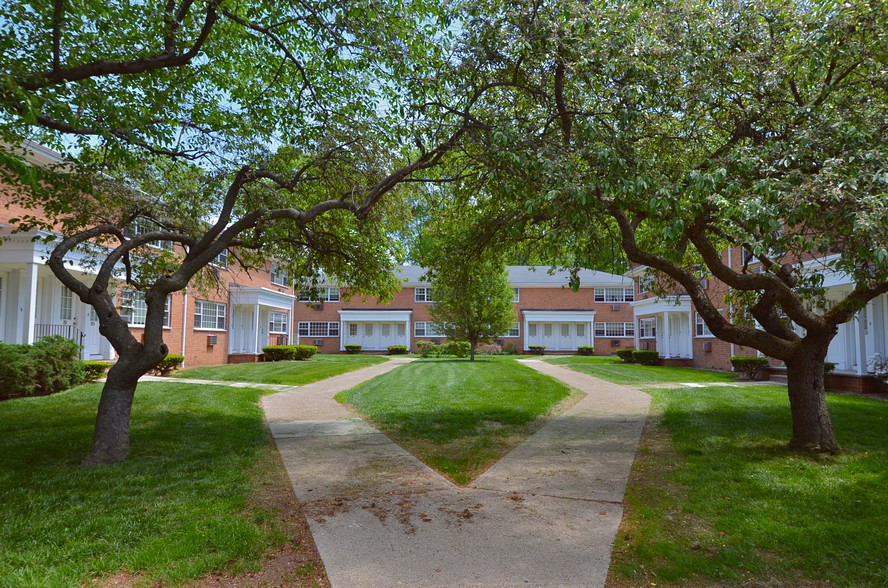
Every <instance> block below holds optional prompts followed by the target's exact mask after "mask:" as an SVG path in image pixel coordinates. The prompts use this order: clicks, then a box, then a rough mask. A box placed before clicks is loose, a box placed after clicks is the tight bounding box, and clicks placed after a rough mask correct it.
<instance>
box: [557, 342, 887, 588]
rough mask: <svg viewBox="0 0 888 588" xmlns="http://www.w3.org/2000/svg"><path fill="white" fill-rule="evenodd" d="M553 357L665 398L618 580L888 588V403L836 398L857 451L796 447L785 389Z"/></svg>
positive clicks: (618, 560) (650, 436)
mask: <svg viewBox="0 0 888 588" xmlns="http://www.w3.org/2000/svg"><path fill="white" fill-rule="evenodd" d="M552 361H553V363H561V364H568V365H570V367H572V368H574V369H578V370H579V371H583V372H587V373H591V374H593V375H596V376H598V377H601V378H603V379H607V380H610V381H613V382H617V383H632V384H636V385H639V384H640V385H641V387H642V388H643V389H644V390H645V391H647V392H648V393H649V394H651V395H652V396H653V400H654V402H653V406H652V416H651V418H650V419H649V421H648V424H647V426H646V428H645V432H644V435H643V437H642V443H641V445H640V447H639V451H638V455H637V458H636V461H635V464H634V466H633V472H632V478H631V480H630V483H629V487H628V488H627V492H626V504H627V506H628V515H627V517H626V518H625V519H624V522H623V525H622V527H621V530H620V533H619V535H618V537H617V541H616V543H615V547H614V552H613V557H612V563H611V569H610V576H609V580H608V585H609V586H643V585H644V586H648V585H657V586H664V585H671V586H687V585H693V586H713V585H718V586H741V585H742V586H746V585H749V586H820V585H836V586H886V585H888V565H886V561H888V560H886V557H885V553H886V551H885V549H886V548H885V546H886V545H888V501H886V500H885V489H886V487H888V435H886V432H888V403H886V402H883V401H880V400H874V399H868V398H861V397H857V396H850V395H838V394H830V395H829V397H828V402H829V406H830V412H831V414H832V418H833V424H834V426H835V429H836V432H837V435H838V438H839V442H840V443H841V445H842V447H843V448H844V450H845V452H844V453H842V454H840V455H837V456H818V455H815V456H810V455H804V454H800V453H794V452H789V451H787V450H786V449H785V447H786V444H787V442H788V440H789V436H790V415H789V404H788V400H787V395H786V388H785V387H780V386H761V385H756V386H743V385H739V384H738V385H737V386H736V387H725V386H708V387H704V388H687V387H675V388H672V387H668V386H667V387H663V386H662V385H663V384H668V383H670V382H696V383H700V382H705V381H707V380H709V381H712V382H723V381H726V380H727V379H726V378H725V376H727V375H728V374H722V373H719V372H705V371H700V372H696V374H695V372H694V371H691V370H684V369H677V368H650V367H644V366H633V365H621V364H619V363H617V362H616V361H612V360H609V359H608V358H601V359H600V358H559V359H555V360H552ZM645 384H647V385H648V386H645Z"/></svg>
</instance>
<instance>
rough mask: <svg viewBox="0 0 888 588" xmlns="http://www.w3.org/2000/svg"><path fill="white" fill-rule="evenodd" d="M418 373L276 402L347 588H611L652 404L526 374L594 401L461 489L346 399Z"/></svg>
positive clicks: (270, 404)
mask: <svg viewBox="0 0 888 588" xmlns="http://www.w3.org/2000/svg"><path fill="white" fill-rule="evenodd" d="M407 361H410V360H409V359H401V358H397V359H392V360H390V361H389V362H386V363H384V364H379V365H375V366H372V367H368V368H365V369H362V370H358V371H354V372H350V373H347V374H343V375H340V376H336V377H333V378H330V379H327V380H323V381H321V382H316V383H314V384H309V385H306V386H301V387H298V388H293V389H292V390H290V391H286V392H280V393H278V394H274V395H270V396H266V397H265V398H264V399H263V407H264V409H265V414H266V417H267V419H268V421H269V426H270V428H271V432H272V434H273V435H274V437H275V440H276V442H277V445H278V448H279V450H280V452H281V455H282V457H283V461H284V465H285V467H286V469H287V472H288V474H289V476H290V480H291V482H292V484H293V489H294V491H295V493H296V496H297V498H298V499H299V500H300V501H301V502H302V503H303V504H304V507H305V512H306V516H307V517H308V521H309V525H310V526H311V530H312V534H313V535H314V538H315V542H316V544H317V547H318V550H319V552H320V555H321V558H322V559H323V561H324V565H325V566H326V568H327V575H328V577H329V578H330V582H331V583H332V585H333V586H334V588H338V587H343V588H345V587H348V588H354V587H377V586H379V587H382V586H410V587H426V586H479V587H480V586H496V587H505V586H602V585H603V584H604V581H605V579H606V576H607V569H608V565H609V562H610V551H611V547H612V545H613V540H614V536H615V534H616V531H617V527H618V525H619V522H620V518H621V516H622V506H621V504H622V499H623V492H624V490H625V488H626V482H627V479H628V476H629V470H630V468H631V465H632V460H633V459H634V456H635V449H636V446H637V444H638V439H639V436H640V434H641V428H642V426H643V424H644V420H645V417H646V415H647V410H648V405H649V401H650V399H649V397H648V396H647V395H646V394H644V393H642V392H640V391H638V390H635V389H633V388H627V387H624V386H618V385H615V384H611V383H608V382H605V381H603V380H600V379H598V378H594V377H592V376H588V375H585V374H581V373H578V372H574V371H572V370H569V369H567V368H562V367H559V366H553V365H550V364H547V363H545V362H543V361H539V360H528V361H525V364H526V365H528V366H529V367H532V368H534V369H536V370H538V371H540V372H543V373H545V374H548V375H551V376H553V377H555V378H558V379H559V380H562V381H563V382H565V383H567V384H569V385H570V386H573V387H575V388H578V389H580V390H582V391H583V392H585V393H586V396H585V398H583V399H582V400H581V401H580V402H578V403H577V404H575V405H574V406H573V407H571V409H570V410H568V411H566V412H565V413H564V414H562V415H560V416H559V417H558V418H556V419H554V420H552V421H551V422H549V423H548V424H547V425H545V426H544V427H543V428H542V429H541V430H540V431H539V432H537V433H536V434H535V435H533V436H532V437H530V438H529V439H527V440H525V441H524V442H523V443H522V444H521V445H519V446H518V447H517V448H516V449H515V450H513V451H512V452H511V453H510V454H509V455H507V456H506V457H504V458H503V459H502V460H501V461H499V462H498V463H497V464H496V465H494V466H493V467H492V468H490V469H489V470H488V471H487V472H485V473H484V474H483V475H481V476H480V477H479V478H477V479H476V480H475V481H474V482H473V483H472V484H471V485H469V486H468V487H459V486H456V485H454V484H452V483H451V482H450V481H448V480H446V479H445V478H443V477H441V476H440V475H439V474H438V473H436V472H435V471H433V470H431V469H430V468H429V467H428V466H426V465H425V464H423V463H422V462H420V461H419V460H418V459H416V458H415V457H413V456H412V455H411V454H409V453H407V451H405V450H404V449H402V448H401V447H400V446H398V445H396V444H395V443H394V442H392V441H391V440H390V439H388V438H387V437H386V436H385V435H383V434H382V433H380V432H379V431H377V430H376V429H374V428H373V427H371V426H370V425H369V424H367V423H366V422H364V421H363V420H361V419H359V418H355V416H354V414H353V413H351V412H350V411H349V409H348V408H346V407H345V406H342V405H340V404H339V403H337V402H336V401H335V400H333V396H334V395H335V394H336V393H338V392H340V391H342V390H347V389H349V388H352V387H354V386H356V385H357V384H359V383H360V382H362V381H365V380H367V379H370V378H372V377H375V376H377V375H380V374H383V373H385V372H387V371H390V370H393V369H397V368H398V367H399V366H401V365H403V364H404V363H406V362H407Z"/></svg>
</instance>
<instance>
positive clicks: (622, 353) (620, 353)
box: [614, 349, 635, 363]
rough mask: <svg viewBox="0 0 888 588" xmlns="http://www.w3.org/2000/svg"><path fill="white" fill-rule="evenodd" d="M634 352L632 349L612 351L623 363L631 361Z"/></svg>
mask: <svg viewBox="0 0 888 588" xmlns="http://www.w3.org/2000/svg"><path fill="white" fill-rule="evenodd" d="M634 352H635V350H634V349H617V350H616V351H615V352H614V353H616V354H617V357H619V358H620V360H622V362H623V363H632V362H633V361H634V360H633V357H632V354H633V353H634Z"/></svg>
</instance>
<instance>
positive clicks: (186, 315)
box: [182, 292, 188, 368]
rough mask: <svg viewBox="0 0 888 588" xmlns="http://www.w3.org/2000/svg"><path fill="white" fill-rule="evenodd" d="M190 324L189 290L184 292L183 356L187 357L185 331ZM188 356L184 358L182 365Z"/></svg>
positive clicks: (183, 365)
mask: <svg viewBox="0 0 888 588" xmlns="http://www.w3.org/2000/svg"><path fill="white" fill-rule="evenodd" d="M187 326H188V292H182V357H185V331H186V327H187ZM186 361H188V358H187V357H185V359H183V360H182V367H183V368H184V367H185V362H186Z"/></svg>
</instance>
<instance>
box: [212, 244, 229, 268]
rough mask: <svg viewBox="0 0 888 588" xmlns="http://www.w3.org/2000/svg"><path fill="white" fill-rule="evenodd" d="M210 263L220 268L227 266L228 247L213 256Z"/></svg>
mask: <svg viewBox="0 0 888 588" xmlns="http://www.w3.org/2000/svg"><path fill="white" fill-rule="evenodd" d="M210 263H211V264H212V265H215V266H216V267H221V268H227V267H228V249H223V250H222V252H221V253H219V255H217V256H216V257H214V258H213V261H211V262H210Z"/></svg>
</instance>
